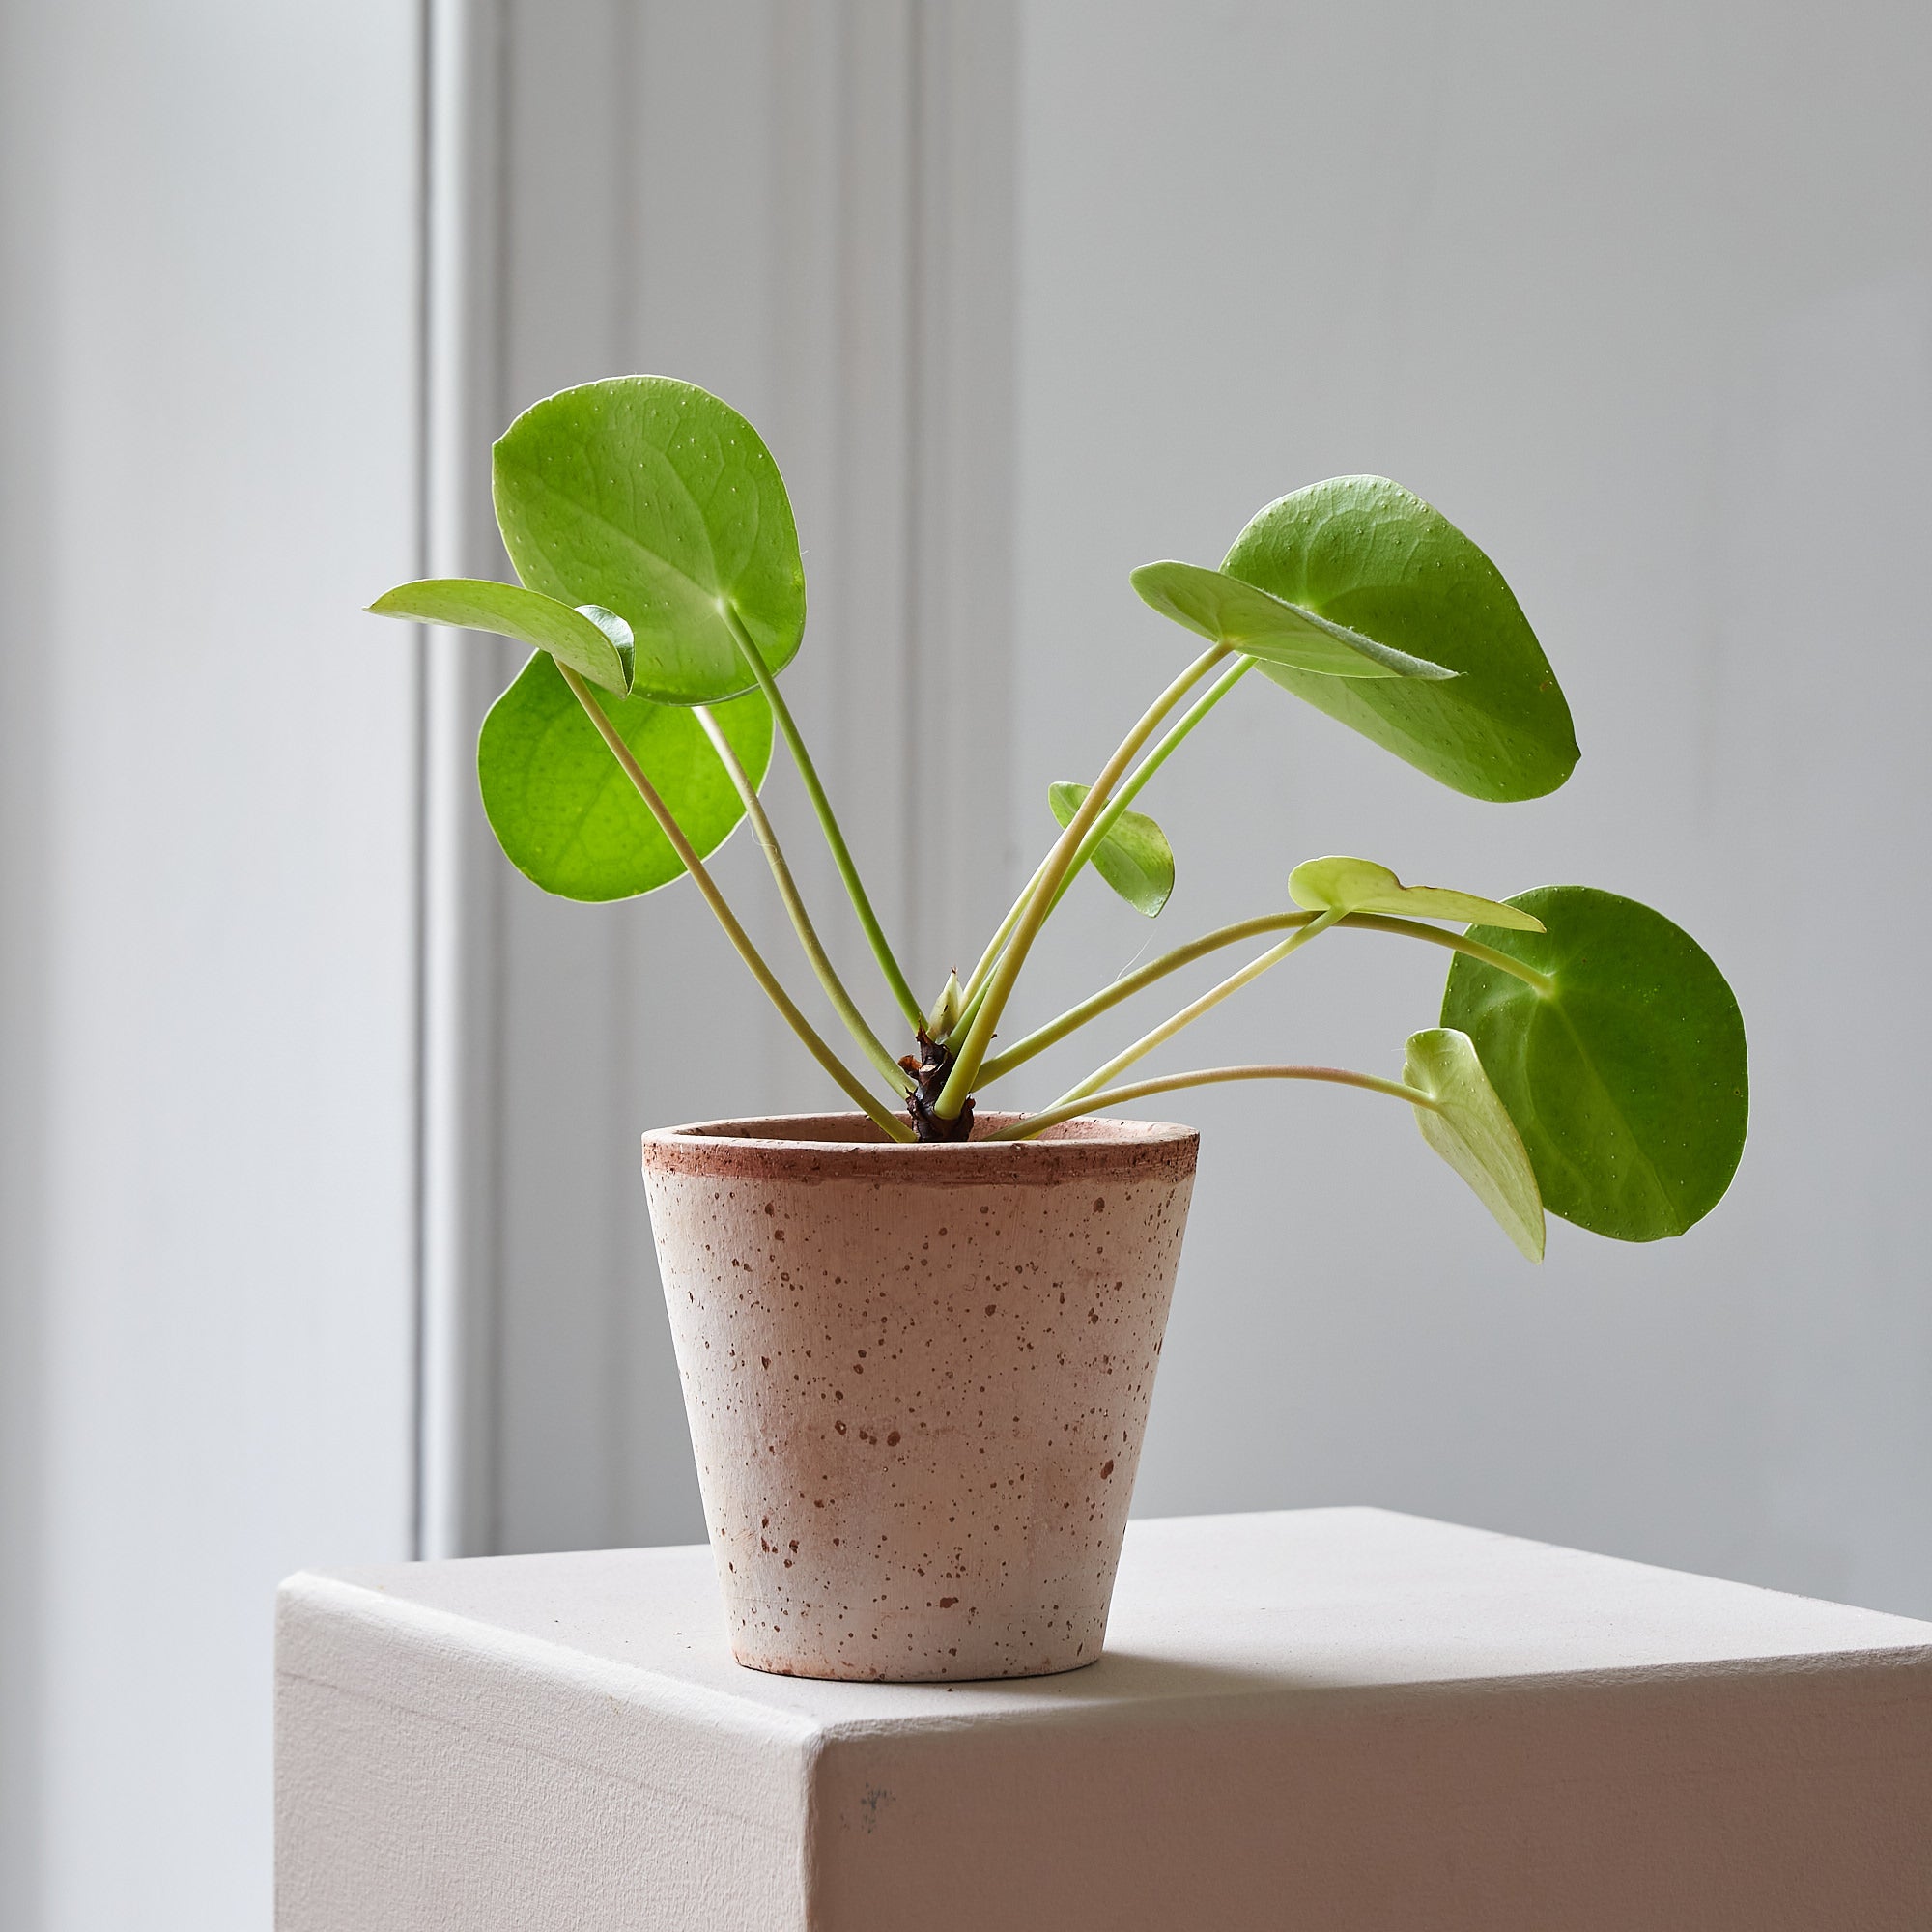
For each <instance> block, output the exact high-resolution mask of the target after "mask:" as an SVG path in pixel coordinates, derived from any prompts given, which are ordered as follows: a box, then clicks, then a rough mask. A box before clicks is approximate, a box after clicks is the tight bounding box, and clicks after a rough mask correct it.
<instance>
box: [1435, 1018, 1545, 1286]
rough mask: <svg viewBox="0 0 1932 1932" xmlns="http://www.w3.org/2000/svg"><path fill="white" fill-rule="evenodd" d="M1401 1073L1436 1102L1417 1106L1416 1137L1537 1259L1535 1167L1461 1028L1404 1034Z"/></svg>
mask: <svg viewBox="0 0 1932 1932" xmlns="http://www.w3.org/2000/svg"><path fill="white" fill-rule="evenodd" d="M1402 1077H1403V1079H1404V1080H1405V1081H1406V1083H1407V1084H1408V1085H1409V1086H1411V1087H1417V1088H1420V1089H1421V1090H1422V1092H1423V1093H1425V1094H1429V1095H1430V1096H1431V1097H1432V1098H1433V1099H1434V1100H1435V1106H1434V1107H1417V1108H1416V1110H1415V1121H1416V1124H1417V1125H1418V1126H1419V1127H1420V1128H1421V1129H1422V1138H1423V1139H1424V1140H1426V1141H1427V1142H1428V1143H1429V1145H1430V1146H1431V1147H1433V1148H1434V1149H1435V1151H1436V1152H1437V1153H1439V1154H1440V1155H1441V1156H1442V1158H1443V1159H1444V1160H1446V1161H1447V1162H1448V1163H1449V1165H1450V1166H1451V1167H1453V1168H1454V1169H1455V1170H1456V1172H1457V1173H1458V1174H1460V1175H1461V1176H1462V1177H1463V1179H1464V1180H1466V1181H1467V1182H1468V1183H1469V1186H1470V1188H1471V1189H1472V1190H1473V1191H1474V1193H1475V1196H1476V1198H1477V1200H1479V1201H1480V1202H1481V1203H1482V1204H1483V1206H1484V1207H1485V1208H1488V1209H1489V1210H1490V1212H1491V1213H1492V1214H1493V1215H1494V1216H1495V1218H1496V1221H1497V1223H1498V1225H1499V1226H1500V1227H1501V1228H1502V1231H1503V1233H1504V1234H1506V1235H1507V1236H1509V1237H1510V1239H1511V1240H1513V1241H1514V1242H1515V1243H1516V1244H1517V1246H1518V1247H1519V1248H1520V1250H1521V1251H1522V1252H1523V1253H1524V1254H1525V1255H1527V1256H1528V1257H1529V1259H1530V1260H1531V1261H1533V1262H1540V1261H1541V1260H1542V1259H1543V1199H1542V1196H1541V1195H1540V1194H1539V1193H1538V1192H1537V1186H1536V1173H1535V1170H1534V1169H1533V1168H1532V1167H1531V1166H1530V1160H1529V1154H1528V1152H1527V1151H1525V1149H1524V1147H1523V1144H1522V1136H1521V1135H1520V1133H1518V1132H1517V1129H1516V1122H1514V1121H1512V1120H1511V1119H1510V1117H1509V1115H1508V1114H1507V1113H1506V1112H1505V1111H1504V1108H1503V1103H1502V1101H1501V1100H1499V1099H1498V1098H1497V1097H1496V1090H1495V1089H1494V1088H1493V1087H1492V1086H1491V1085H1490V1082H1489V1077H1488V1076H1487V1075H1486V1074H1485V1073H1484V1071H1483V1063H1482V1061H1481V1060H1480V1059H1479V1058H1478V1057H1477V1054H1476V1048H1475V1043H1474V1041H1472V1040H1471V1039H1470V1038H1469V1037H1468V1035H1467V1034H1463V1033H1454V1032H1452V1031H1450V1029H1449V1028H1447V1027H1432V1028H1431V1029H1430V1030H1429V1031H1428V1032H1427V1033H1418V1034H1411V1035H1410V1036H1409V1040H1408V1051H1407V1053H1406V1056H1405V1057H1404V1060H1403V1066H1402Z"/></svg>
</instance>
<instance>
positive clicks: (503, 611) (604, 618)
mask: <svg viewBox="0 0 1932 1932" xmlns="http://www.w3.org/2000/svg"><path fill="white" fill-rule="evenodd" d="M369 609H370V611H372V612H373V613H374V614H375V615H376V616H378V617H406V618H408V619H410V620H411V621H412V622H414V623H418V624H454V625H456V626H457V627H458V628H459V629H460V630H465V631H491V632H494V633H495V634H496V635H497V637H499V638H514V639H516V640H517V641H518V643H520V644H534V645H535V646H536V647H537V649H538V650H540V651H548V652H549V653H550V654H551V656H552V657H554V658H555V659H556V661H557V662H558V663H559V664H567V665H568V666H569V667H570V668H571V669H572V670H574V671H576V672H577V673H578V674H579V675H580V676H582V677H587V678H588V679H589V680H590V681H591V683H592V684H601V685H602V686H603V687H604V689H605V690H606V691H614V692H617V693H619V694H622V693H624V692H627V691H629V690H630V688H631V663H632V655H633V654H632V648H631V629H630V626H629V625H628V624H626V623H625V622H624V620H623V619H622V618H621V617H618V616H616V615H615V614H614V613H612V612H611V611H594V612H593V611H577V610H573V609H572V608H571V607H570V606H569V605H568V604H559V603H558V602H557V601H556V599H555V598H554V597H546V596H544V595H543V594H542V593H541V592H540V591H536V590H526V589H525V588H524V587H523V585H522V584H519V583H497V582H495V581H494V580H492V579H490V578H487V577H426V578H423V579H422V580H421V581H420V582H415V583H403V584H398V585H397V587H396V588H395V589H394V590H385V591H384V593H383V594H382V596H380V597H379V598H377V599H376V601H375V603H373V604H372V605H370V607H369Z"/></svg>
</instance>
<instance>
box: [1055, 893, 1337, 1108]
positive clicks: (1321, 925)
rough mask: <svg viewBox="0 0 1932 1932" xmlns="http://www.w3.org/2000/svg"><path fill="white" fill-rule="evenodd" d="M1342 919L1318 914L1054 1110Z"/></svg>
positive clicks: (1088, 1080)
mask: <svg viewBox="0 0 1932 1932" xmlns="http://www.w3.org/2000/svg"><path fill="white" fill-rule="evenodd" d="M1340 917H1341V915H1340V914H1339V913H1332V912H1324V913H1318V914H1316V915H1315V917H1314V918H1313V919H1311V920H1310V921H1309V923H1307V924H1306V925H1304V926H1302V927H1301V928H1300V930H1299V931H1296V932H1292V933H1290V934H1289V936H1288V937H1287V938H1286V939H1284V940H1283V941H1282V942H1281V944H1280V945H1279V946H1271V947H1269V948H1268V950H1267V951H1266V952H1264V953H1262V954H1261V955H1260V956H1259V957H1258V958H1255V959H1250V960H1249V961H1248V963H1247V964H1246V965H1245V966H1243V967H1242V968H1241V970H1240V971H1239V972H1238V973H1231V974H1229V976H1228V977H1227V978H1226V979H1225V980H1222V981H1221V983H1220V984H1219V985H1218V986H1210V987H1209V988H1208V991H1207V992H1205V993H1203V994H1202V995H1201V997H1200V998H1199V999H1198V1000H1195V1001H1193V1002H1192V1003H1191V1004H1189V1005H1187V1006H1184V1007H1182V1008H1181V1009H1180V1010H1179V1012H1178V1013H1175V1014H1174V1015H1172V1017H1170V1018H1168V1019H1164V1020H1162V1021H1161V1023H1160V1024H1159V1025H1158V1026H1157V1027H1155V1028H1154V1030H1153V1031H1152V1032H1151V1033H1148V1034H1143V1035H1142V1036H1141V1037H1140V1038H1139V1039H1137V1040H1135V1041H1134V1043H1133V1045H1131V1046H1130V1047H1128V1048H1127V1050H1126V1051H1125V1052H1124V1053H1117V1054H1116V1055H1115V1056H1114V1057H1113V1059H1112V1060H1110V1061H1108V1063H1107V1064H1106V1065H1104V1066H1102V1067H1100V1068H1099V1069H1098V1070H1097V1071H1095V1072H1093V1073H1090V1074H1089V1075H1088V1076H1087V1078H1086V1079H1084V1080H1083V1081H1081V1082H1080V1083H1079V1085H1078V1086H1075V1087H1069V1088H1068V1089H1067V1090H1066V1092H1065V1094H1062V1095H1061V1096H1060V1098H1059V1099H1058V1100H1057V1101H1055V1103H1054V1104H1055V1105H1056V1106H1064V1105H1065V1103H1066V1102H1067V1101H1069V1100H1078V1099H1080V1098H1082V1097H1083V1096H1084V1095H1086V1094H1092V1093H1094V1091H1095V1090H1096V1089H1098V1088H1101V1087H1104V1086H1105V1085H1106V1084H1107V1082H1108V1081H1110V1080H1111V1079H1112V1078H1113V1077H1114V1075H1115V1074H1117V1073H1120V1072H1122V1071H1124V1070H1125V1069H1126V1068H1127V1067H1129V1066H1131V1065H1133V1064H1134V1062H1135V1061H1137V1060H1141V1059H1144V1058H1145V1057H1146V1056H1147V1055H1148V1054H1150V1053H1151V1052H1152V1051H1153V1050H1154V1048H1155V1047H1157V1046H1160V1045H1163V1044H1164V1043H1165V1042H1166V1041H1168V1040H1170V1039H1172V1038H1173V1037H1174V1036H1175V1035H1176V1034H1178V1033H1179V1031H1180V1030H1181V1028H1182V1027H1185V1026H1191V1025H1192V1024H1193V1023H1194V1022H1195V1021H1196V1020H1198V1019H1199V1018H1200V1017H1201V1015H1202V1014H1203V1013H1205V1012H1207V1011H1208V1009H1210V1008H1212V1007H1218V1006H1219V1005H1220V1004H1221V1002H1222V1001H1223V1000H1225V999H1227V998H1228V996H1229V995H1230V994H1231V993H1238V992H1239V991H1240V990H1241V988H1242V987H1243V986H1245V985H1246V984H1247V983H1248V982H1249V980H1259V979H1260V978H1261V976H1262V975H1263V974H1264V973H1265V972H1266V971H1267V970H1268V968H1269V967H1270V966H1278V965H1280V964H1281V962H1282V961H1283V960H1284V959H1286V958H1287V957H1288V955H1289V954H1290V953H1291V952H1295V951H1297V950H1298V949H1299V948H1301V947H1303V946H1306V945H1307V944H1308V942H1309V941H1310V940H1311V939H1313V938H1314V937H1315V936H1316V934H1317V933H1320V932H1326V931H1327V929H1328V928H1329V927H1330V926H1331V925H1333V924H1334V923H1335V922H1336V920H1338V919H1339V918H1340Z"/></svg>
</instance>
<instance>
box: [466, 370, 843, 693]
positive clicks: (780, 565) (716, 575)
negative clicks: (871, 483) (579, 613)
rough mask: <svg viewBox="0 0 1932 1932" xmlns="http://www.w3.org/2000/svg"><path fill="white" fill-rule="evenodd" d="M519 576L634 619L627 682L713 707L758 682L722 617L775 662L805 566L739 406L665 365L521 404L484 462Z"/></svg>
mask: <svg viewBox="0 0 1932 1932" xmlns="http://www.w3.org/2000/svg"><path fill="white" fill-rule="evenodd" d="M492 475H493V488H494V492H495V495H496V500H497V524H498V525H499V526H501V528H502V532H503V542H504V545H505V547H506V548H507V549H508V550H509V553H510V557H511V560H512V561H513V562H514V563H515V564H516V566H517V574H518V575H519V576H520V577H521V578H522V579H523V580H524V582H526V583H527V584H528V585H529V586H530V587H531V588H532V589H535V590H541V591H543V592H544V593H545V594H546V595H548V596H551V597H555V598H559V599H561V600H562V601H563V602H564V603H567V604H573V605H576V604H596V605H601V606H602V607H603V608H604V609H606V610H608V611H615V612H616V614H617V615H618V616H620V617H622V618H623V619H624V621H625V622H626V623H627V624H629V625H630V627H631V632H632V635H633V637H634V638H635V639H636V642H637V668H636V684H635V688H636V689H637V690H638V691H639V693H641V694H642V695H643V696H647V697H657V698H662V699H665V700H666V701H668V702H669V703H674V704H708V703H713V702H716V701H717V700H718V699H720V698H725V697H729V696H733V695H734V694H736V693H738V692H741V691H748V690H750V689H751V688H752V686H753V683H754V679H753V676H752V673H751V672H750V670H749V669H748V668H746V665H745V661H744V658H743V656H742V655H741V653H740V651H739V647H738V641H737V638H736V635H735V633H734V632H733V630H732V627H731V622H730V616H729V614H728V613H729V612H734V611H735V613H736V615H737V618H738V620H739V622H740V623H742V624H743V625H744V627H745V630H746V632H747V633H748V634H749V636H750V637H751V639H752V641H753V644H754V645H755V646H756V648H757V650H758V652H759V654H760V656H762V657H763V659H764V661H765V663H766V664H767V665H769V666H770V667H771V668H772V669H773V670H775V671H776V670H779V669H781V668H783V667H784V666H785V665H787V664H789V663H790V662H791V660H792V657H793V656H794V654H795V653H796V652H797V650H798V646H799V640H800V639H801V638H802V637H803V636H804V635H805V566H804V564H803V563H802V561H801V560H800V557H799V551H798V530H797V527H796V526H795V525H794V524H793V522H792V514H791V501H790V499H789V498H788V497H786V495H785V488H784V482H783V479H782V478H781V476H780V475H779V468H778V465H777V464H776V463H774V462H773V461H772V454H771V451H770V450H768V449H767V448H766V447H765V445H764V443H763V442H762V441H761V440H759V437H758V433H757V431H756V430H754V429H753V427H752V425H751V424H750V423H748V422H747V421H746V420H745V418H744V417H743V416H741V415H740V414H739V413H738V412H737V411H736V410H734V409H731V408H730V407H729V406H728V405H726V404H725V403H721V402H720V401H719V400H718V398H717V397H716V396H713V395H709V394H707V393H706V392H705V391H704V390H702V389H699V388H695V387H693V385H692V384H689V383H677V382H673V381H671V380H670V379H669V378H668V377H665V376H624V377H619V378H617V379H615V380H613V381H611V382H606V383H586V384H584V385H583V386H582V387H581V388H576V389H565V390H563V391H562V392H561V393H560V394H558V395H554V396H551V397H549V398H548V399H547V400H545V401H543V402H541V403H538V404H536V405H535V406H534V407H533V408H531V409H528V410H526V411H525V412H524V413H523V414H522V415H520V416H519V417H518V418H517V419H516V421H515V422H513V423H512V424H511V425H510V427H509V428H508V429H507V430H505V431H504V432H503V435H502V438H501V439H500V440H499V441H498V442H497V447H496V451H495V453H494V458H493V466H492Z"/></svg>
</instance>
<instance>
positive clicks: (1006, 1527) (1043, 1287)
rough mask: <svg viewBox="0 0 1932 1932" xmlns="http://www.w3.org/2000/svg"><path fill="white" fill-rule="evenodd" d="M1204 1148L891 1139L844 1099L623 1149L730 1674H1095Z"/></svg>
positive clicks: (1141, 1140)
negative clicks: (645, 1230) (646, 1230)
mask: <svg viewBox="0 0 1932 1932" xmlns="http://www.w3.org/2000/svg"><path fill="white" fill-rule="evenodd" d="M1009 1118H1011V1117H1010V1116H1004V1117H1003V1116H1000V1115H991V1116H987V1117H986V1118H985V1119H984V1120H983V1121H982V1122H981V1130H982V1131H983V1130H984V1129H985V1128H986V1127H991V1126H994V1125H997V1124H999V1123H1000V1122H1001V1121H1002V1120H1003V1119H1009ZM1198 1145H1199V1136H1198V1135H1197V1134H1196V1133H1195V1132H1194V1131H1193V1130H1192V1129H1191V1128H1186V1127H1175V1126H1166V1125H1161V1124H1158V1123H1154V1122H1140V1121H1091V1120H1090V1121H1076V1122H1067V1123H1066V1124H1065V1125H1064V1126H1062V1127H1059V1128H1056V1129H1052V1130H1050V1132H1049V1133H1048V1134H1046V1135H1043V1136H1041V1137H1040V1138H1039V1139H1037V1140H1034V1141H1026V1142H1017V1143H1005V1142H1001V1143H992V1144H987V1143H984V1142H967V1143H964V1144H961V1145H957V1146H930V1145H928V1146H923V1147H918V1146H901V1145H898V1144H895V1143H893V1142H889V1141H886V1140H884V1139H882V1138H881V1137H880V1136H879V1135H878V1133H877V1130H876V1129H875V1128H874V1127H873V1126H872V1125H871V1123H870V1122H867V1120H866V1119H865V1117H864V1116H863V1115H857V1114H853V1115H797V1116H781V1117H779V1118H776V1119H772V1120H755V1121H724V1122H709V1123H706V1124H704V1125H700V1126H692V1127H680V1128H672V1129H667V1130H665V1131H663V1132H658V1133H651V1134H646V1135H645V1136H644V1183H645V1187H646V1190H647V1191H648V1194H649V1197H650V1208H651V1226H652V1229H653V1231H654V1232H655V1235H656V1237H657V1249H658V1261H659V1265H660V1269H661V1272H662V1275H663V1279H664V1289H665V1299H666V1302H667V1304H668V1308H669V1312H670V1322H671V1331H672V1334H673V1336H674V1338H675V1341H676V1346H677V1358H678V1368H679V1372H680V1374H681V1376H682V1378H683V1382H684V1400H685V1408H686V1412H687V1414H688V1416H689V1418H690V1423H691V1435H692V1441H693V1444H694V1446H695V1448H696V1452H697V1470H698V1479H699V1483H700V1485H701V1487H702V1490H703V1495H704V1511H705V1520H706V1521H707V1522H708V1524H709V1525H710V1531H711V1547H712V1552H713V1554H714V1556H715V1557H716V1558H717V1563H718V1576H719V1581H720V1583H721V1584H722V1586H723V1589H724V1595H725V1609H726V1613H727V1616H728V1618H729V1622H730V1628H731V1640H732V1648H733V1651H734V1652H735V1654H736V1656H737V1659H738V1661H739V1662H740V1663H743V1664H747V1665H749V1666H750V1667H751V1668H753V1669H754V1670H770V1671H778V1672H781V1673H784V1674H786V1675H791V1676H800V1677H837V1678H863V1679H891V1680H897V1681H923V1680H935V1679H950V1678H975V1677H1028V1676H1043V1675H1046V1674H1048V1673H1050V1672H1053V1671H1060V1670H1072V1669H1077V1668H1079V1667H1080V1666H1081V1665H1082V1664H1086V1663H1092V1662H1094V1660H1095V1659H1096V1658H1097V1657H1098V1656H1099V1654H1100V1647H1101V1642H1102V1638H1103V1637H1104V1634H1105V1632H1106V1623H1107V1605H1108V1602H1109V1599H1110V1598H1111V1596H1112V1594H1113V1586H1114V1571H1115V1567H1116V1565H1117V1564H1118V1562H1119V1560H1120V1553H1121V1539H1122V1534H1123V1533H1124V1530H1125V1528H1126V1518H1127V1502H1128V1498H1129V1496H1130V1494H1131V1492H1132V1490H1133V1481H1134V1471H1135V1468H1136V1466H1137V1465H1138V1463H1139V1461H1140V1450H1141V1438H1142V1435H1143V1432H1144V1430H1145V1427H1146V1423H1147V1412H1148V1403H1149V1400H1150V1398H1151V1395H1152V1392H1153V1377H1154V1368H1155V1364H1156V1363H1157V1361H1158V1359H1159V1355H1160V1347H1161V1339H1162V1335H1163V1333H1164V1332H1165V1329H1166V1326H1167V1311H1168V1303H1169V1300H1170V1299H1171V1297H1172V1294H1173V1292H1174V1277H1175V1269H1176V1266H1177V1264H1178V1263H1179V1255H1180V1237H1181V1232H1182V1228H1183V1226H1184V1224H1185V1221H1186V1216H1187V1205H1188V1199H1189V1196H1190V1194H1191V1192H1192V1189H1193V1184H1194V1163H1195V1153H1196V1150H1197V1148H1198Z"/></svg>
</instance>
